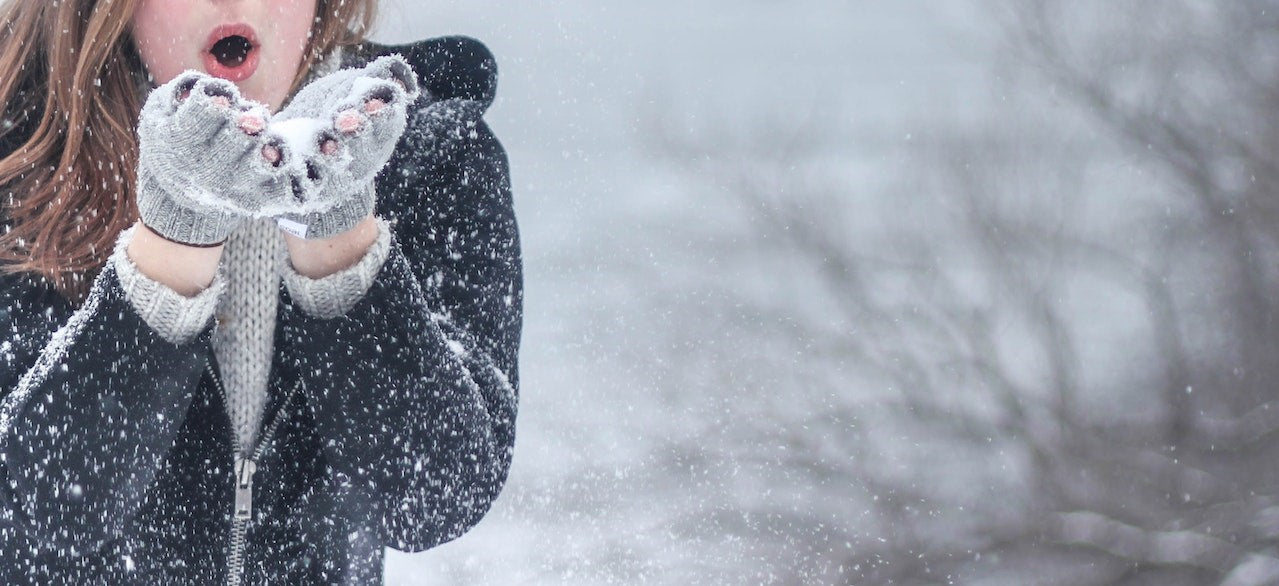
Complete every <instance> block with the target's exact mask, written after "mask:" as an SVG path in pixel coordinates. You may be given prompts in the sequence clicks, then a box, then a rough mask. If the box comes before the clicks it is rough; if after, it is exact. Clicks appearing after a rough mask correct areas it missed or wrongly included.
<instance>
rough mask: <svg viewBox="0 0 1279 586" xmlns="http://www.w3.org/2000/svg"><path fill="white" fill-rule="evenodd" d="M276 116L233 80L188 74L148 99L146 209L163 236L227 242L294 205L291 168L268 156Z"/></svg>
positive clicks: (142, 183)
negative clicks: (258, 219) (249, 220)
mask: <svg viewBox="0 0 1279 586" xmlns="http://www.w3.org/2000/svg"><path fill="white" fill-rule="evenodd" d="M269 118H270V112H269V111H268V110H267V108H266V106H264V105H262V104H258V103H256V102H253V101H251V100H248V99H245V98H242V97H241V96H240V92H239V90H238V89H237V88H236V87H235V85H234V84H232V83H231V82H229V81H225V80H221V79H217V78H214V77H210V76H208V75H205V74H203V73H199V72H195V71H188V72H186V73H183V74H181V75H179V76H177V77H176V78H174V79H173V80H172V81H170V82H168V83H166V84H164V85H162V86H160V87H158V88H156V89H155V90H153V91H152V92H151V94H150V95H149V96H148V97H147V101H146V104H145V105H144V106H143V108H142V113H141V117H140V118H139V121H138V142H139V145H138V146H139V153H138V208H139V211H140V212H141V215H142V222H143V223H144V224H146V225H147V227H149V228H151V230H153V231H155V232H157V233H159V234H160V235H161V236H164V237H165V238H168V239H169V240H173V241H175V242H180V243H184V244H191V245H197V246H199V245H212V244H216V243H219V242H222V241H225V240H226V239H227V236H228V235H230V233H231V231H232V230H234V229H235V227H236V226H237V225H238V224H239V223H240V220H241V219H243V218H245V217H248V216H262V215H275V214H278V213H282V212H283V211H284V210H287V209H292V208H291V206H293V205H294V201H293V190H292V188H291V182H290V180H289V176H288V174H287V172H286V171H287V170H286V169H284V168H283V167H281V166H278V165H275V164H273V163H272V162H268V161H267V160H266V159H265V158H264V154H263V153H264V147H266V146H267V145H268V144H269V142H270V141H271V140H272V137H269V136H267V134H266V133H265V132H263V130H264V129H265V128H266V124H267V120H269Z"/></svg>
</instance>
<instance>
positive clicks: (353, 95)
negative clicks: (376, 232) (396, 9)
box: [267, 55, 418, 239]
mask: <svg viewBox="0 0 1279 586" xmlns="http://www.w3.org/2000/svg"><path fill="white" fill-rule="evenodd" d="M417 97H418V85H417V76H416V75H415V74H414V73H413V70H412V68H410V67H409V65H408V63H406V62H405V61H404V59H403V58H402V57H400V56H398V55H393V56H388V57H380V58H378V59H377V60H375V61H373V62H372V63H370V64H368V65H367V66H365V67H363V68H361V69H344V70H341V71H337V72H335V73H332V74H330V75H327V76H325V77H322V78H320V79H317V80H315V81H314V82H312V83H311V84H309V85H307V86H306V87H304V88H302V89H301V90H300V91H299V92H298V94H297V96H295V97H294V98H293V100H292V101H291V102H290V103H289V105H288V106H287V107H286V108H284V110H281V111H280V112H279V113H278V114H276V115H275V116H274V117H273V118H272V120H271V122H270V124H269V128H268V131H267V132H268V134H270V135H272V136H273V137H278V138H279V141H278V142H279V143H281V144H283V145H284V149H285V150H284V151H283V152H282V153H281V158H282V160H283V166H284V167H286V168H287V169H288V170H289V174H290V176H291V177H293V178H294V180H293V187H294V190H295V192H296V195H297V198H296V203H295V204H294V205H293V208H292V209H291V210H289V213H286V214H284V217H285V218H287V219H289V220H292V221H294V222H297V223H299V224H302V225H304V226H305V227H306V231H305V237H306V238H308V239H312V238H331V237H333V236H337V235H339V234H342V233H343V232H346V231H348V230H350V229H351V228H352V227H354V226H355V225H356V224H358V223H359V222H361V221H362V220H364V219H365V218H367V217H368V216H369V214H370V213H372V211H373V202H374V193H373V179H374V177H375V176H376V175H377V172H378V171H380V170H381V169H382V167H383V166H384V165H386V162H387V160H389V159H390V157H391V154H392V152H394V150H395V145H396V143H397V142H398V141H399V139H400V135H401V134H403V133H404V127H405V124H406V119H407V115H408V106H409V105H410V104H411V103H412V102H413V101H414V100H416V99H417Z"/></svg>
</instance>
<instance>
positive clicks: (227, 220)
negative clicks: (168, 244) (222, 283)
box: [138, 172, 241, 246]
mask: <svg viewBox="0 0 1279 586" xmlns="http://www.w3.org/2000/svg"><path fill="white" fill-rule="evenodd" d="M138 193H139V197H138V212H139V214H140V215H141V216H142V221H143V223H145V224H146V225H147V227H149V228H151V231H153V232H155V233H157V234H159V235H161V236H163V237H165V238H166V239H169V240H173V241H176V242H181V243H184V244H192V245H196V246H204V245H210V244H217V243H219V242H223V241H225V240H226V239H227V236H228V235H229V234H231V232H232V231H233V230H235V227H236V225H238V224H239V223H240V220H241V218H240V216H238V215H236V214H233V213H230V212H219V211H216V210H195V209H191V208H189V207H186V206H183V205H179V204H178V202H176V201H175V200H174V199H173V198H172V197H168V196H167V195H164V193H163V191H162V190H161V188H160V186H159V185H158V184H157V183H156V182H155V180H154V179H152V178H151V176H150V174H149V173H146V172H139V174H138ZM143 193H146V194H147V196H146V197H143V196H142V194H143Z"/></svg>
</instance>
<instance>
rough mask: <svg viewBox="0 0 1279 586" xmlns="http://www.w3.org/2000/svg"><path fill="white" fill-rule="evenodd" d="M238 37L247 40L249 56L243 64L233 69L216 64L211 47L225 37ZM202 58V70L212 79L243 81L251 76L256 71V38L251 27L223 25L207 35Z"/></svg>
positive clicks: (239, 24) (245, 25)
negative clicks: (212, 77)
mask: <svg viewBox="0 0 1279 586" xmlns="http://www.w3.org/2000/svg"><path fill="white" fill-rule="evenodd" d="M236 35H239V36H241V37H244V38H246V39H248V40H249V45H250V46H251V47H252V48H251V49H249V54H248V55H247V56H246V57H245V59H244V62H243V63H240V64H239V65H237V66H235V67H227V66H225V65H223V64H221V63H218V59H217V57H214V56H213V52H212V50H213V46H214V45H216V44H217V43H218V41H221V40H222V39H225V38H227V37H231V36H236ZM202 55H203V57H204V70H205V71H207V72H208V73H209V75H212V76H214V77H220V78H222V79H225V80H227V81H232V82H236V81H244V80H246V79H248V78H250V77H252V76H253V74H254V73H255V72H257V70H258V37H257V33H255V32H254V31H253V27H251V26H249V25H247V24H241V23H237V24H224V25H221V26H219V27H217V28H215V29H213V32H211V33H209V39H208V41H206V42H205V44H204V50H203V51H202Z"/></svg>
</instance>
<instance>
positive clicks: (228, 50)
mask: <svg viewBox="0 0 1279 586" xmlns="http://www.w3.org/2000/svg"><path fill="white" fill-rule="evenodd" d="M252 50H253V44H252V43H250V42H249V39H247V38H245V37H242V36H240V35H231V36H229V37H227V38H225V39H222V40H221V41H218V42H217V43H214V44H213V48H212V49H209V52H210V53H213V58H214V59H217V60H218V64H219V65H221V66H223V67H230V68H236V67H239V66H241V65H244V62H245V61H246V60H247V59H248V58H249V52H250V51H252Z"/></svg>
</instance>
